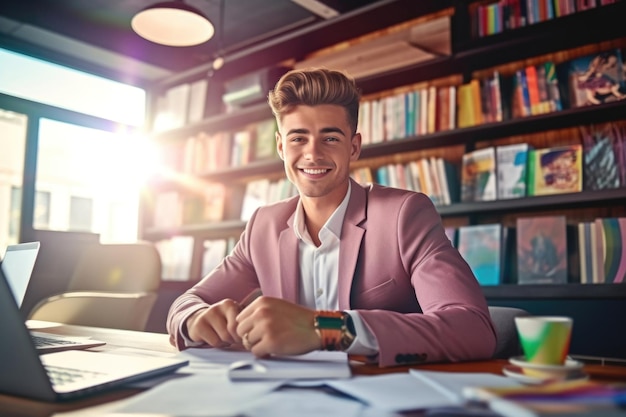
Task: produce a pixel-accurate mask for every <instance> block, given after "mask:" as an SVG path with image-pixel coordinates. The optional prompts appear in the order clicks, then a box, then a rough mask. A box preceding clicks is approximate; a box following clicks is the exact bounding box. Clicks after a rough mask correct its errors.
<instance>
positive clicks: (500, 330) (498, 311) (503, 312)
mask: <svg viewBox="0 0 626 417" xmlns="http://www.w3.org/2000/svg"><path fill="white" fill-rule="evenodd" d="M489 314H490V315H491V321H492V322H493V325H494V327H495V328H496V337H497V342H496V350H495V352H494V354H493V358H495V359H508V358H510V357H512V356H517V355H521V354H522V346H521V344H520V341H519V337H518V335H517V329H516V328H515V317H522V316H529V315H530V313H529V312H528V311H526V310H522V309H521V308H514V307H496V306H489Z"/></svg>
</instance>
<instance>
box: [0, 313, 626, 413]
mask: <svg viewBox="0 0 626 417" xmlns="http://www.w3.org/2000/svg"><path fill="white" fill-rule="evenodd" d="M28 325H29V327H30V328H33V329H37V330H38V331H45V332H49V333H55V334H61V335H69V336H91V337H92V338H94V339H99V340H103V341H105V342H107V344H106V345H104V346H100V347H97V348H92V349H91V350H94V351H115V350H116V349H128V348H133V349H142V350H146V351H152V352H170V353H174V352H175V349H174V348H173V347H172V346H171V345H170V344H169V342H168V336H167V335H165V334H160V333H146V332H135V331H129V330H117V329H103V328H94V327H84V326H73V325H64V324H58V323H48V322H39V321H29V322H28ZM506 363H507V361H505V360H489V361H475V362H463V363H447V364H427V365H418V366H398V367H392V368H379V367H378V366H375V365H369V364H364V363H360V362H354V361H353V362H352V363H351V367H352V371H353V373H354V374H355V375H375V374H382V373H389V372H406V371H407V370H408V369H410V368H415V369H425V370H433V371H448V372H490V373H494V374H501V373H502V372H501V371H502V367H503V366H504V365H505V364H506ZM585 371H586V372H587V373H588V374H589V375H590V376H591V378H592V379H593V380H598V381H604V382H617V381H622V382H623V381H626V367H622V366H603V365H586V366H585ZM139 391H140V390H138V389H128V388H124V389H117V390H113V391H109V392H106V393H101V394H98V395H96V396H92V397H89V398H85V399H82V400H78V401H71V402H66V403H46V402H41V401H33V400H28V399H25V398H20V397H14V396H9V395H2V394H0V416H5V415H7V416H9V415H10V416H16V417H22V416H24V417H49V416H52V415H54V414H55V413H64V412H70V411H74V410H83V409H86V408H89V407H97V406H106V404H108V403H110V402H113V401H117V400H121V399H124V398H127V397H130V396H132V395H133V394H136V393H137V392H139ZM72 414H73V413H72ZM93 414H94V413H93V412H90V411H88V410H85V413H84V414H82V413H78V411H77V414H76V415H77V416H79V415H80V416H83V415H85V416H88V415H93Z"/></svg>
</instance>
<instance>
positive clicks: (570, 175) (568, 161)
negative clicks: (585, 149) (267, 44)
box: [528, 144, 583, 196]
mask: <svg viewBox="0 0 626 417" xmlns="http://www.w3.org/2000/svg"><path fill="white" fill-rule="evenodd" d="M582 174H583V170H582V145H580V144H576V145H566V146H555V147H551V148H543V149H534V150H531V151H530V154H529V159H528V195H529V196H534V195H547V194H559V193H573V192H578V191H582V189H583V182H582V178H583V175H582Z"/></svg>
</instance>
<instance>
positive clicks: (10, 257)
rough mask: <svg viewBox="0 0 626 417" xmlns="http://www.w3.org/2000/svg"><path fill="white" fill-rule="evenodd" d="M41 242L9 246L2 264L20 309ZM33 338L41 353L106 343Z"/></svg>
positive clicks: (37, 334)
mask: <svg viewBox="0 0 626 417" xmlns="http://www.w3.org/2000/svg"><path fill="white" fill-rule="evenodd" d="M39 247H40V243H39V242H28V243H19V244H16V245H9V246H7V249H6V251H5V254H4V258H3V259H2V263H1V264H0V265H1V267H2V270H3V271H4V275H5V278H6V280H7V282H8V284H9V287H10V288H11V292H12V293H13V297H14V298H15V302H16V303H17V305H18V307H21V305H22V301H24V296H25V295H26V289H27V288H28V283H29V281H30V278H31V276H32V273H33V268H34V267H35V261H36V260H37V255H38V253H39ZM30 333H31V337H32V338H33V342H34V343H35V346H36V347H37V351H38V352H39V353H50V352H58V351H62V350H69V349H87V348H90V347H95V346H102V345H104V344H105V342H103V341H101V340H96V339H90V338H86V337H80V338H79V337H65V336H57V335H53V334H49V333H44V332H36V331H31V332H30Z"/></svg>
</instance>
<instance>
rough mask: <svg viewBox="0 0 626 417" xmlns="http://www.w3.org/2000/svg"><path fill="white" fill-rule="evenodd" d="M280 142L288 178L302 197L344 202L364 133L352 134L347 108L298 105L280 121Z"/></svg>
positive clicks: (281, 155)
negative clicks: (351, 165)
mask: <svg viewBox="0 0 626 417" xmlns="http://www.w3.org/2000/svg"><path fill="white" fill-rule="evenodd" d="M276 143H277V148H278V154H279V155H280V157H281V158H282V159H283V161H285V172H286V174H287V178H289V180H290V181H291V182H292V183H293V184H295V186H296V187H297V188H298V191H299V192H300V195H301V196H302V197H312V198H319V197H324V198H327V199H329V202H330V201H332V202H336V203H337V204H339V202H341V199H342V198H343V197H344V195H345V193H346V190H347V187H348V177H349V175H350V162H351V161H356V160H357V159H358V157H359V154H360V152H361V135H360V134H356V135H353V134H352V129H351V128H350V124H349V123H348V117H347V113H346V110H345V109H344V108H343V107H341V106H337V105H332V104H324V105H319V106H303V105H300V106H297V107H296V108H295V109H294V110H293V111H292V112H290V113H289V114H287V115H285V116H283V119H282V120H281V121H280V123H279V131H278V132H277V134H276Z"/></svg>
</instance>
